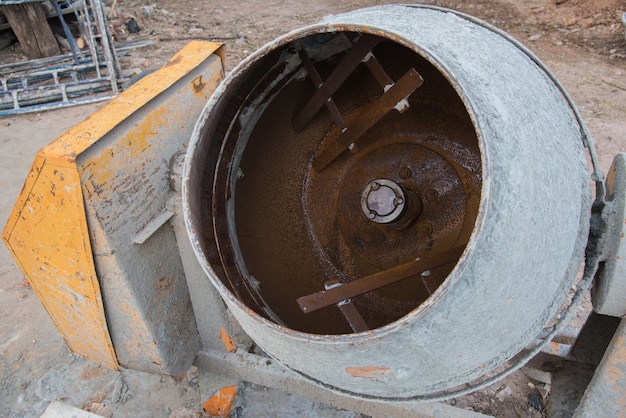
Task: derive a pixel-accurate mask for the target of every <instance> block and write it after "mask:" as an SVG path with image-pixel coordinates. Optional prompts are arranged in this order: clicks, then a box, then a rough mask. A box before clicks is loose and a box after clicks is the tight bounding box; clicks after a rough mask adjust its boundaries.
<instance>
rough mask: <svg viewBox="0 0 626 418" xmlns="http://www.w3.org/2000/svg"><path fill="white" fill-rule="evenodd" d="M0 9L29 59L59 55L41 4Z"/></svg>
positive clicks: (13, 5)
mask: <svg viewBox="0 0 626 418" xmlns="http://www.w3.org/2000/svg"><path fill="white" fill-rule="evenodd" d="M0 9H1V10H2V13H4V15H5V16H6V18H7V21H8V22H9V24H10V25H11V29H13V32H14V33H15V36H17V39H18V40H19V41H20V45H21V46H22V49H23V50H24V54H25V55H26V56H27V57H28V58H29V59H36V58H44V57H51V56H53V55H58V54H60V53H61V50H60V49H59V45H58V44H57V40H56V39H55V37H54V34H53V33H52V30H51V29H50V25H48V20H47V19H46V10H45V8H44V6H43V5H42V4H41V3H23V4H10V5H6V6H0Z"/></svg>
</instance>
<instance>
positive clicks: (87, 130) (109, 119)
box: [48, 41, 223, 161]
mask: <svg viewBox="0 0 626 418" xmlns="http://www.w3.org/2000/svg"><path fill="white" fill-rule="evenodd" d="M220 46H221V44H218V43H214V42H202V41H192V42H190V43H189V44H187V45H186V46H185V47H184V48H183V49H182V50H180V51H179V52H178V53H177V54H176V55H174V57H172V59H171V60H170V61H169V62H168V63H167V64H165V65H164V66H163V68H161V69H160V70H159V71H156V72H154V73H152V74H150V75H148V76H146V77H144V78H142V79H141V80H139V81H138V82H137V83H135V84H134V85H133V86H132V87H130V88H129V89H128V90H126V91H125V92H124V93H122V94H120V95H119V96H117V97H115V98H114V99H112V100H111V101H110V102H109V103H107V105H106V106H104V107H102V108H100V109H98V110H97V111H96V112H94V113H93V114H92V115H91V116H89V117H88V118H87V119H85V120H84V121H83V122H81V123H79V124H77V125H75V126H74V127H72V128H70V129H69V130H68V131H67V132H65V133H64V134H63V135H61V136H60V137H59V138H57V139H56V140H55V141H54V142H52V143H51V144H49V145H48V147H49V148H50V149H51V150H52V151H53V152H54V153H55V154H56V155H59V156H64V157H65V158H66V159H67V160H70V161H73V160H74V159H75V158H76V156H77V155H78V154H80V153H82V152H83V151H85V150H86V149H87V148H89V147H90V146H91V145H93V144H94V143H95V142H96V141H97V140H98V139H100V138H101V137H102V136H104V135H105V134H106V133H108V132H110V131H111V130H112V129H113V128H114V127H116V126H117V125H118V124H120V123H121V122H122V121H124V120H125V119H127V118H128V117H129V116H131V115H132V114H133V113H134V112H135V111H136V110H137V109H139V108H141V107H142V106H144V105H146V104H147V103H148V102H149V101H150V100H152V99H153V98H154V97H155V96H157V95H158V94H159V93H161V92H163V91H164V90H166V89H167V88H169V87H170V86H172V85H173V84H174V83H175V82H176V81H178V80H179V79H180V78H181V77H182V76H184V75H185V74H188V73H189V72H191V71H192V70H193V69H194V68H195V67H196V66H198V65H199V64H200V63H202V62H204V61H205V60H206V59H207V57H209V56H210V55H211V54H213V53H215V52H216V51H217V53H218V55H221V53H220V51H218V50H219V48H220ZM222 62H223V60H222Z"/></svg>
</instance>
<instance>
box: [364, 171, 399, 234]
mask: <svg viewBox="0 0 626 418" xmlns="http://www.w3.org/2000/svg"><path fill="white" fill-rule="evenodd" d="M406 200H407V199H406V195H405V193H404V190H402V187H400V185H399V184H397V183H395V182H393V181H391V180H387V179H378V180H373V181H371V182H369V183H368V184H367V186H365V189H364V190H363V194H362V195H361V209H363V213H364V214H365V216H367V218H368V219H370V220H371V221H373V222H376V223H379V224H388V223H392V222H395V221H397V220H398V219H399V218H400V216H401V215H402V212H403V211H404V208H405V206H406Z"/></svg>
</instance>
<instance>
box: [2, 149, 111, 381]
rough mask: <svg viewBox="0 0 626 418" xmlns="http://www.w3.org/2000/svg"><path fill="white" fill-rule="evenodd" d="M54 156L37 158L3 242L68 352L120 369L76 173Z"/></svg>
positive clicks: (42, 152) (41, 155) (70, 166)
mask: <svg viewBox="0 0 626 418" xmlns="http://www.w3.org/2000/svg"><path fill="white" fill-rule="evenodd" d="M54 157H55V156H53V155H50V154H49V153H48V152H47V151H46V150H45V149H44V150H42V151H41V152H40V153H39V154H38V155H37V157H36V159H35V162H34V164H33V167H32V170H31V173H30V175H29V176H28V179H27V183H26V185H25V187H24V189H23V191H22V193H21V194H20V197H19V198H18V202H17V204H16V205H15V208H14V210H13V213H12V214H11V218H10V220H9V223H8V224H7V227H6V229H5V231H4V234H3V238H4V240H5V242H6V243H7V246H8V247H9V249H10V250H11V252H12V253H13V256H14V257H15V259H16V260H17V261H18V263H19V265H20V268H21V269H22V271H23V272H24V275H25V276H26V277H27V279H28V281H29V283H30V284H31V286H32V288H33V290H34V291H35V293H36V294H37V297H39V299H40V300H41V301H42V302H43V304H44V306H45V308H46V310H47V311H48V314H49V315H50V317H51V318H52V320H53V321H54V323H55V325H56V327H57V328H58V329H59V331H60V332H61V333H62V335H63V337H64V338H65V341H66V342H67V344H68V346H69V347H70V349H71V350H72V351H74V352H76V353H80V354H83V355H87V354H86V353H88V357H89V358H91V359H93V360H94V361H97V362H99V363H102V364H106V365H107V366H108V367H110V368H113V369H117V368H118V365H117V360H116V357H115V352H114V351H113V346H112V344H111V340H110V338H109V334H108V330H107V325H106V321H105V319H104V315H103V312H104V311H103V308H102V297H101V294H100V287H99V285H98V278H97V277H96V273H95V268H94V263H93V259H92V256H91V246H90V243H89V235H88V232H87V224H86V221H85V215H84V210H83V199H82V192H81V187H80V181H79V178H78V173H77V172H76V167H74V166H72V165H71V164H62V163H63V162H62V161H60V162H59V161H58V160H56V159H55V158H54ZM55 160H56V161H55ZM59 163H61V164H59ZM77 328H79V329H80V331H78V330H77ZM75 333H78V334H80V335H81V336H84V335H89V338H81V337H79V338H76V334H75Z"/></svg>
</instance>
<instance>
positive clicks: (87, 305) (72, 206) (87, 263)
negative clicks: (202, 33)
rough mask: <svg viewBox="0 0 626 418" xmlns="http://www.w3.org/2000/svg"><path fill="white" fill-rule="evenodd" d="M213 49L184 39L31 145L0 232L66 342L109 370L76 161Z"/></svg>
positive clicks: (113, 362)
mask: <svg viewBox="0 0 626 418" xmlns="http://www.w3.org/2000/svg"><path fill="white" fill-rule="evenodd" d="M219 48H220V44H215V43H209V42H199V41H194V42H191V43H189V44H188V45H187V46H186V47H185V48H183V49H182V50H181V51H180V52H179V53H178V54H176V55H175V56H174V57H173V58H172V59H171V60H170V62H169V63H168V64H166V65H165V66H164V67H163V68H162V69H160V70H158V71H156V72H155V73H153V74H150V75H149V76H147V77H145V78H143V79H142V80H139V81H138V82H137V83H136V84H135V85H133V86H132V87H130V88H129V89H128V90H127V91H125V92H124V93H122V94H120V95H119V96H117V97H116V98H115V99H113V100H111V101H110V102H109V103H108V104H107V105H106V106H104V107H102V108H101V109H99V110H98V111H96V112H95V113H94V114H92V115H91V116H90V117H88V118H87V119H86V120H85V121H83V122H81V123H79V124H77V125H76V126H74V127H72V128H71V129H69V130H68V131H67V132H66V133H64V134H63V135H61V136H60V137H59V138H57V139H56V140H55V141H53V142H51V143H50V144H48V145H47V146H46V147H44V148H43V149H42V150H41V151H39V153H38V154H37V156H36V157H35V161H34V163H33V165H32V168H31V171H30V173H29V175H28V177H27V179H26V182H25V184H24V187H23V189H22V192H21V193H20V195H19V197H18V200H17V202H16V204H15V206H14V208H13V211H12V212H11V215H10V217H9V221H8V222H7V225H6V227H5V229H4V232H3V234H2V239H3V240H4V242H5V243H6V245H7V247H8V248H9V251H10V252H11V253H12V255H13V257H14V258H15V260H16V261H17V263H18V265H19V267H20V269H21V270H22V272H23V273H24V275H25V276H26V278H27V279H28V281H29V283H30V284H31V286H32V288H33V290H34V291H35V293H36V294H37V296H38V297H39V299H40V300H41V302H42V303H43V305H44V307H45V308H46V310H47V312H48V314H49V315H50V317H51V318H52V320H53V322H54V324H55V325H56V327H57V328H58V329H59V331H60V332H61V334H62V335H63V337H64V339H65V341H66V342H67V344H68V346H69V347H70V349H71V350H72V351H73V352H75V353H77V354H80V355H82V356H84V357H87V358H89V359H91V360H93V361H96V362H98V363H101V364H105V365H107V366H108V367H110V368H112V369H119V363H118V359H117V357H116V354H115V351H114V348H113V344H112V343H111V337H110V334H109V329H108V327H107V322H106V317H105V311H104V307H103V301H102V295H101V292H100V283H99V281H98V276H97V274H96V269H95V266H94V258H93V254H92V247H91V242H90V238H89V229H88V225H87V220H86V214H85V208H84V203H83V192H82V188H81V179H80V174H79V170H78V167H77V164H76V160H77V157H78V156H79V155H80V154H81V153H82V152H84V151H85V150H87V149H88V148H89V147H90V146H92V145H93V144H95V143H96V142H97V141H98V139H100V138H101V137H103V136H104V135H105V134H107V133H108V132H110V131H111V130H112V129H113V128H115V127H116V126H117V125H118V124H120V123H121V122H123V121H124V120H125V119H127V118H128V117H129V116H130V115H132V114H133V113H134V112H137V111H138V110H139V109H140V108H141V107H142V106H144V105H146V104H147V103H148V102H149V101H151V100H152V99H153V98H154V97H156V96H157V95H159V94H160V93H162V92H163V91H165V90H166V89H167V88H168V87H170V86H172V85H173V84H174V83H175V82H176V81H177V80H179V79H180V78H181V77H182V76H184V75H185V74H188V73H189V72H190V71H191V70H193V69H194V68H195V67H196V66H198V65H199V64H200V63H202V62H203V61H205V60H206V59H207V58H208V57H209V56H210V55H211V54H213V53H216V52H217V53H218V54H220V53H221V50H219ZM220 56H221V55H220ZM198 82H199V83H202V80H201V79H200V80H198ZM213 88H214V87H213ZM205 95H206V91H205V92H203V97H202V98H200V99H203V100H204V99H205Z"/></svg>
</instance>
